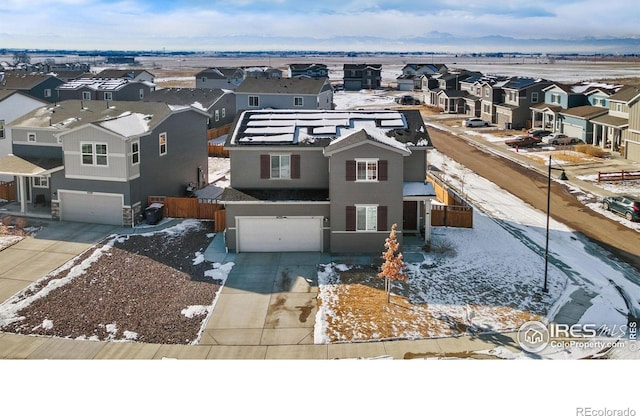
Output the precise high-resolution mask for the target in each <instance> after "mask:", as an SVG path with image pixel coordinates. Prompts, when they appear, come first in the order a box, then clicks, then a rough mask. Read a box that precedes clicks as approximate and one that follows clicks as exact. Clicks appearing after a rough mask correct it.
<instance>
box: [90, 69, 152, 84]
mask: <svg viewBox="0 0 640 416" xmlns="http://www.w3.org/2000/svg"><path fill="white" fill-rule="evenodd" d="M95 78H124V79H128V80H129V81H136V82H148V83H151V84H153V83H155V79H156V77H155V75H153V74H152V73H151V72H149V71H147V70H145V69H103V70H102V71H100V72H98V73H97V74H96V75H95Z"/></svg>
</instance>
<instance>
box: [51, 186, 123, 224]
mask: <svg viewBox="0 0 640 416" xmlns="http://www.w3.org/2000/svg"><path fill="white" fill-rule="evenodd" d="M59 195H60V214H61V218H62V220H63V221H76V222H89V223H95V224H109V225H122V196H121V195H115V194H111V195H109V194H89V193H76V192H64V191H59Z"/></svg>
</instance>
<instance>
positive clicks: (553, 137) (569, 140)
mask: <svg viewBox="0 0 640 416" xmlns="http://www.w3.org/2000/svg"><path fill="white" fill-rule="evenodd" d="M579 141H580V139H578V138H577V137H569V136H567V135H566V134H562V133H552V134H550V135H548V136H544V137H543V138H542V143H545V144H556V145H557V144H573V143H578V142H579Z"/></svg>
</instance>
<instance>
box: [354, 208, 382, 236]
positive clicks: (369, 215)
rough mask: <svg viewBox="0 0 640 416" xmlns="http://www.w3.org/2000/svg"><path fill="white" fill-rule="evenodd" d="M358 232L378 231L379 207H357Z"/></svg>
mask: <svg viewBox="0 0 640 416" xmlns="http://www.w3.org/2000/svg"><path fill="white" fill-rule="evenodd" d="M356 231H378V206H377V205H356Z"/></svg>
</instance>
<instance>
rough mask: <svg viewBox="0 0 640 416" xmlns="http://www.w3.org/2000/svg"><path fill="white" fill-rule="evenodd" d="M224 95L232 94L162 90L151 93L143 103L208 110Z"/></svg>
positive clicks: (197, 89)
mask: <svg viewBox="0 0 640 416" xmlns="http://www.w3.org/2000/svg"><path fill="white" fill-rule="evenodd" d="M226 94H233V92H232V91H229V90H222V89H220V88H162V89H159V90H155V91H153V92H152V93H151V94H149V95H148V96H147V97H146V98H145V99H144V101H158V102H163V103H167V104H169V105H172V106H175V105H182V106H194V107H202V108H204V109H209V108H211V107H212V106H213V105H214V104H215V103H216V102H217V101H218V100H219V99H220V98H222V97H223V96H224V95H226Z"/></svg>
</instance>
